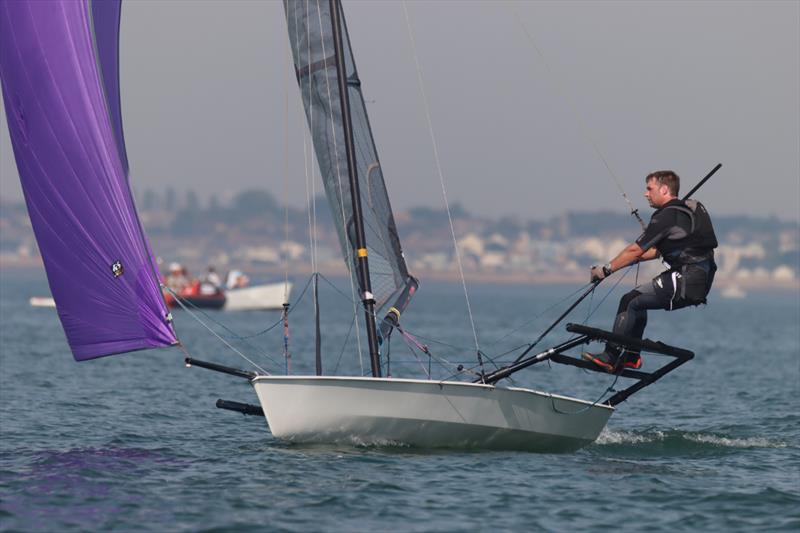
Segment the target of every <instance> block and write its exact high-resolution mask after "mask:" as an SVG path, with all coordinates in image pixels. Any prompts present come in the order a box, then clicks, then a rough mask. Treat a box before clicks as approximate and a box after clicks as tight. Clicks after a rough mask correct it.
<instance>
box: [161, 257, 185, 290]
mask: <svg viewBox="0 0 800 533" xmlns="http://www.w3.org/2000/svg"><path fill="white" fill-rule="evenodd" d="M165 281H166V285H167V287H169V288H170V289H171V290H172V291H174V292H176V293H180V292H181V291H182V290H184V289H185V288H186V286H187V285H189V278H188V276H187V273H186V269H185V268H184V267H183V266H182V265H181V264H180V263H170V265H169V273H168V274H167V278H166V280H165Z"/></svg>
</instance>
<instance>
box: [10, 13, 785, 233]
mask: <svg viewBox="0 0 800 533" xmlns="http://www.w3.org/2000/svg"><path fill="white" fill-rule="evenodd" d="M344 7H345V16H346V18H347V21H348V28H349V30H350V34H351V40H352V43H353V47H354V53H355V57H356V61H357V63H358V68H359V73H360V76H361V80H362V83H363V86H362V87H363V90H364V93H365V95H366V98H367V100H368V102H369V103H368V111H369V113H370V118H371V121H372V127H373V132H374V135H375V138H376V142H377V145H378V153H379V155H380V157H381V161H382V166H383V169H384V174H385V176H386V180H387V185H388V188H389V193H390V196H391V199H392V203H393V205H394V206H395V209H403V208H405V207H409V206H415V205H429V206H434V207H440V206H442V205H443V204H442V193H441V185H440V183H439V178H438V174H437V171H436V165H435V162H434V158H433V148H432V146H433V145H432V143H431V141H430V137H429V133H428V126H427V121H426V118H425V112H424V106H423V100H422V97H421V95H420V89H419V84H418V81H417V73H416V67H415V65H414V56H413V54H412V48H411V44H410V39H409V33H408V28H407V26H406V21H405V17H404V15H403V6H402V4H401V3H399V2H392V1H381V2H364V1H345V2H344ZM407 7H408V11H409V14H410V17H411V26H412V29H413V32H414V35H415V37H416V41H417V47H418V53H419V61H420V62H421V64H422V68H423V71H424V80H425V90H426V92H427V95H428V100H429V102H430V106H431V118H432V121H433V128H434V131H435V134H436V140H437V143H438V148H439V154H440V157H441V165H442V170H443V173H444V179H445V184H446V188H447V193H448V196H449V199H450V202H451V203H455V202H460V203H461V204H462V205H464V206H465V207H467V208H470V209H473V210H475V211H477V212H479V213H483V214H487V215H492V216H497V215H501V214H509V215H517V216H520V217H523V218H541V217H545V216H550V215H553V214H555V213H558V212H560V211H562V210H564V209H591V208H610V209H614V210H618V211H619V212H623V213H624V212H626V210H627V208H626V205H625V203H624V201H623V200H622V199H621V197H620V195H619V192H618V190H617V188H616V186H615V184H614V181H613V179H612V178H611V176H610V175H609V173H608V171H607V170H606V168H605V166H604V164H603V161H602V159H601V158H600V157H599V156H598V155H597V154H596V153H595V151H594V148H593V143H594V144H596V146H597V147H598V148H599V150H600V151H601V152H602V153H603V155H604V156H605V157H606V158H607V160H608V162H609V164H610V166H611V168H612V169H613V171H614V172H615V173H616V174H617V176H619V178H620V180H621V182H622V186H623V187H624V189H625V190H626V191H627V193H628V194H629V196H630V197H631V198H632V200H633V201H634V203H635V205H636V206H637V207H639V208H641V209H642V210H643V212H645V213H648V212H649V210H648V209H646V208H647V205H646V202H645V201H644V199H643V198H642V196H641V194H642V189H643V183H642V182H643V177H644V176H645V175H646V174H647V173H648V172H650V171H652V170H658V169H666V168H671V169H674V170H676V171H677V172H678V173H679V174H680V175H681V176H682V178H683V180H684V184H685V186H684V190H688V188H689V187H690V186H691V185H693V184H694V182H695V181H697V180H698V179H699V178H700V177H702V176H703V175H704V174H705V173H706V172H707V171H708V170H710V169H711V168H712V167H713V166H714V165H715V164H716V163H717V162H722V163H723V165H724V166H723V169H722V170H721V171H720V173H719V174H718V175H717V176H715V177H714V179H713V180H712V181H711V182H709V184H708V185H706V187H705V188H704V189H703V191H702V194H701V195H700V197H701V198H702V199H703V200H704V201H705V203H706V204H707V205H708V206H709V208H710V209H711V211H712V213H746V214H753V215H770V214H776V215H778V216H780V217H782V218H794V219H797V218H799V217H800V2H797V1H783V2H744V1H731V2H723V1H714V2H594V1H593V2H519V3H509V2H458V1H454V0H453V1H442V2H424V3H423V2H409V3H408V4H407ZM520 23H521V24H522V25H524V27H525V28H527V30H528V31H529V32H530V33H531V34H532V35H533V37H534V39H535V41H536V43H537V45H538V47H539V49H540V50H541V51H542V53H543V55H544V59H545V61H546V64H547V65H549V68H548V67H547V66H546V64H545V62H543V60H542V58H541V57H540V56H539V54H538V53H537V51H536V48H535V47H534V46H533V45H532V44H531V41H530V40H529V39H528V38H527V37H526V35H525V33H524V30H523V26H522V25H521V24H520ZM121 32H122V33H121V39H122V43H121V52H120V54H121V69H122V73H121V77H122V102H123V123H124V126H125V138H126V141H127V148H128V156H129V159H130V164H131V179H132V183H133V186H134V189H136V190H138V191H141V190H144V189H146V188H154V189H158V190H163V189H164V188H165V187H166V186H167V185H168V184H171V185H172V186H174V187H175V188H176V189H177V190H178V191H183V190H186V189H187V188H194V189H195V190H196V191H197V192H198V193H199V194H200V195H201V197H204V196H206V195H207V194H208V193H212V192H213V193H220V194H231V193H232V192H236V191H238V190H241V189H244V188H252V187H262V188H268V189H269V190H271V191H272V192H273V193H274V194H275V195H276V197H278V198H279V199H281V200H282V199H283V198H284V197H285V193H284V191H285V190H286V191H288V201H289V203H290V204H291V205H295V206H299V205H302V204H304V203H305V198H306V192H305V178H304V176H305V171H304V165H303V131H304V129H305V118H304V116H303V114H302V111H301V108H300V99H299V94H298V90H297V86H296V82H295V79H294V76H293V74H291V72H290V70H289V68H288V57H289V53H288V48H287V47H288V43H287V39H286V28H285V21H284V14H283V8H282V5H281V3H279V2H273V1H263V2H262V1H225V2H223V1H208V0H206V1H186V0H184V1H158V2H157V1H143V0H137V1H124V2H123V9H122V30H121ZM287 117H288V119H287ZM0 131H1V133H0V195H2V197H4V198H21V189H20V186H19V181H18V177H17V172H16V166H15V164H14V161H13V154H12V151H11V145H10V141H9V136H8V129H7V124H6V117H5V112H4V111H2V112H0ZM287 154H288V157H287ZM287 161H288V163H287ZM287 165H288V169H289V172H288V176H289V177H288V180H287V179H286V178H285V176H286V173H285V171H284V169H285V168H287ZM317 190H320V186H318V187H317Z"/></svg>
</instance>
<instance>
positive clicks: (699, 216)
mask: <svg viewBox="0 0 800 533" xmlns="http://www.w3.org/2000/svg"><path fill="white" fill-rule="evenodd" d="M645 184H646V186H647V188H646V190H645V193H644V197H645V198H647V201H648V202H649V203H650V207H653V208H655V209H656V211H655V212H654V213H653V216H652V217H651V219H650V223H649V224H648V226H647V228H645V230H644V233H642V235H641V236H640V237H639V238H638V239H636V242H634V243H632V244H630V245H628V246H627V247H626V248H625V249H623V250H622V251H621V252H620V253H619V254H617V256H616V257H614V259H612V260H611V261H610V262H609V263H606V264H605V265H603V266H593V267H591V280H592V281H599V280H601V279H603V278H605V277H606V276H609V275H611V274H612V273H613V272H616V271H617V270H619V269H621V268H624V267H626V266H628V265H631V264H633V263H636V262H638V261H650V260H652V259H656V258H659V257H660V258H661V259H662V260H663V262H664V264H665V265H666V266H667V267H668V269H667V270H665V271H664V272H662V273H661V274H659V275H658V276H656V277H655V278H653V280H652V281H650V282H649V283H645V284H642V285H639V286H638V287H636V288H635V289H633V290H632V291H630V292H629V293H627V294H625V295H624V296H623V297H622V299H621V300H620V302H619V308H618V309H617V316H616V319H615V320H614V330H613V331H614V333H616V334H619V335H624V336H626V337H633V338H636V339H641V338H642V335H643V334H644V328H645V326H646V325H647V310H648V309H664V310H667V311H674V310H676V309H681V308H683V307H687V306H690V305H695V306H696V305H699V304H701V303H703V304H704V303H706V296H707V295H708V292H709V290H710V289H711V284H712V283H713V281H714V273H715V272H716V270H717V266H716V264H715V263H714V248H716V247H717V238H716V236H715V235H714V228H713V226H712V224H711V218H710V217H709V215H708V212H707V211H706V209H705V207H704V206H703V204H701V203H700V202H697V201H695V200H691V199H690V200H687V201H685V202H684V201H683V200H680V199H679V198H678V191H679V190H680V178H679V177H678V175H677V174H675V172H673V171H671V170H660V171H657V172H653V173H652V174H649V175H648V176H647V178H645ZM583 358H584V359H586V360H588V361H591V362H593V363H594V364H596V365H597V366H599V367H601V368H602V369H604V370H606V371H608V372H616V371H617V370H618V369H620V366H621V367H622V368H633V369H637V368H641V366H642V358H641V356H640V354H639V351H638V350H634V349H624V347H621V346H618V345H616V344H614V343H613V342H608V343H607V344H606V347H605V350H604V351H603V352H601V353H599V354H592V353H588V352H586V353H584V354H583Z"/></svg>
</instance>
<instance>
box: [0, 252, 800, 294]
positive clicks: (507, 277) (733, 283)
mask: <svg viewBox="0 0 800 533" xmlns="http://www.w3.org/2000/svg"><path fill="white" fill-rule="evenodd" d="M337 263H338V262H337ZM232 268H238V267H232ZM33 269H35V270H36V271H38V272H39V273H40V274H41V275H44V265H43V264H42V262H41V260H40V259H39V258H27V259H13V260H9V259H8V258H0V270H4V271H5V270H9V271H14V272H20V271H28V272H30V271H31V270H33ZM238 269H239V270H243V271H244V272H245V273H246V274H248V275H249V276H250V277H251V278H252V277H254V276H269V277H274V278H278V277H280V278H282V277H283V276H284V275H285V269H284V268H283V267H281V266H270V267H247V268H245V269H242V268H238ZM222 270H224V269H222ZM190 271H195V272H202V268H201V267H198V268H196V269H194V270H193V269H191V268H190ZM321 271H322V273H323V274H325V275H327V276H330V277H334V278H336V277H338V278H342V277H346V275H347V273H346V272H345V269H344V266H343V265H341V263H338V264H335V265H333V264H326V265H323V268H322V269H321ZM413 274H414V275H415V276H417V277H418V278H420V280H422V281H423V283H424V282H425V281H440V282H450V283H456V282H460V281H461V277H460V276H459V274H458V272H456V271H438V270H430V271H415V272H414V273H413ZM309 275H311V269H310V268H309V266H308V265H292V267H291V271H290V277H294V278H295V279H296V278H297V277H299V276H309ZM464 279H465V280H466V281H467V282H468V283H485V284H497V285H583V284H586V283H588V282H589V280H588V271H587V275H586V276H583V275H579V274H557V273H541V274H533V273H530V272H504V273H497V272H464ZM622 284H623V285H624V286H629V285H630V286H633V284H634V278H633V277H630V280H627V279H626V280H624V281H623V282H622ZM714 287H715V288H718V289H724V288H727V287H738V288H741V289H744V290H792V291H800V280H797V279H795V280H787V281H783V280H773V279H763V278H749V279H748V278H745V279H737V278H731V277H725V276H719V275H718V276H717V278H716V279H715V281H714Z"/></svg>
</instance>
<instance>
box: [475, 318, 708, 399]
mask: <svg viewBox="0 0 800 533" xmlns="http://www.w3.org/2000/svg"><path fill="white" fill-rule="evenodd" d="M567 331H569V332H570V333H575V334H577V335H578V337H576V338H574V339H571V340H569V341H567V342H564V343H562V344H559V345H558V346H555V347H553V348H551V349H549V350H547V351H545V352H542V353H539V354H537V355H533V356H530V357H528V358H526V359H522V360H520V361H519V362H516V363H514V364H512V365H509V366H507V367H504V368H501V369H499V370H496V371H494V372H492V373H490V374H487V375H486V376H484V377H483V379H482V381H483V382H484V383H496V382H497V381H499V380H501V379H503V378H505V377H508V376H510V375H511V374H513V373H514V372H517V371H518V370H522V369H523V368H526V367H528V366H531V365H534V364H536V363H540V362H542V361H546V360H550V361H553V362H554V363H560V364H563V365H572V366H577V367H579V368H584V369H586V370H591V371H594V372H601V373H605V371H604V370H602V369H600V368H598V367H597V365H595V364H592V363H591V362H589V361H584V360H583V359H578V358H576V357H572V356H570V355H567V354H565V353H564V352H565V351H567V350H569V349H571V348H574V347H576V346H579V345H581V344H588V343H590V342H593V341H611V342H614V343H616V344H618V345H619V346H621V347H623V349H635V350H639V351H642V352H649V353H656V354H660V355H666V356H669V357H674V358H675V359H674V360H673V361H670V362H669V363H667V364H665V365H663V366H662V367H660V368H658V369H656V370H654V371H652V372H642V371H640V370H628V369H623V370H621V371H618V372H617V373H618V374H619V375H620V376H621V377H624V378H631V379H636V380H638V381H637V382H636V383H634V384H633V385H631V386H630V387H628V388H627V389H624V390H621V391H619V392H617V393H616V394H614V395H613V396H612V397H611V398H609V399H608V400H606V402H605V403H607V404H608V405H611V406H614V405H617V404H619V403H621V402H624V401H625V400H627V399H628V397H629V396H630V395H632V394H634V393H635V392H638V391H639V390H641V389H643V388H644V387H646V386H648V385H650V384H651V383H654V382H656V381H658V380H659V379H661V378H662V377H664V376H665V375H666V374H668V373H670V372H672V371H673V370H675V369H676V368H678V367H679V366H681V365H682V364H683V363H685V362H686V361H689V360H690V359H692V358H694V352H691V351H689V350H684V349H683V348H677V347H675V346H670V345H668V344H664V343H663V342H657V341H652V340H650V339H635V338H633V337H626V336H623V335H617V334H614V333H612V332H610V331H604V330H602V329H596V328H590V327H588V326H582V325H580V324H567Z"/></svg>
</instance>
